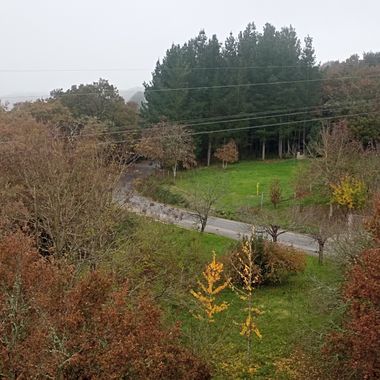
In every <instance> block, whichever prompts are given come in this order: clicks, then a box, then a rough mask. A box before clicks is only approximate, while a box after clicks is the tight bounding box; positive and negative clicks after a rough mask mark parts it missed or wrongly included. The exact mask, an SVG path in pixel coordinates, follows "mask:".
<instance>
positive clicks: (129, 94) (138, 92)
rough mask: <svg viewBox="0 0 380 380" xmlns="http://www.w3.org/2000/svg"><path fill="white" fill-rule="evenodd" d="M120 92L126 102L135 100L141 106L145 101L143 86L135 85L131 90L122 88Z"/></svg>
mask: <svg viewBox="0 0 380 380" xmlns="http://www.w3.org/2000/svg"><path fill="white" fill-rule="evenodd" d="M119 93H120V95H121V96H122V97H123V98H124V99H125V101H126V102H135V103H137V104H138V105H139V106H140V105H141V103H142V102H144V101H145V97H144V89H143V88H142V87H133V88H130V89H129V90H120V91H119Z"/></svg>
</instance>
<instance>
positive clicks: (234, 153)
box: [214, 139, 239, 169]
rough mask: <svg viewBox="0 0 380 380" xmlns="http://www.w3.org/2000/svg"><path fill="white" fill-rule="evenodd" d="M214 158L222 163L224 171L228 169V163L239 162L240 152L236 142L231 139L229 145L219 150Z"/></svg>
mask: <svg viewBox="0 0 380 380" xmlns="http://www.w3.org/2000/svg"><path fill="white" fill-rule="evenodd" d="M214 156H215V157H216V158H217V159H219V160H220V161H222V165H223V169H225V168H226V167H227V163H233V162H236V161H238V160H239V151H238V147H237V145H236V143H235V140H233V139H231V140H230V141H229V142H228V143H227V144H224V145H223V146H221V147H220V148H218V149H217V150H216V152H215V154H214Z"/></svg>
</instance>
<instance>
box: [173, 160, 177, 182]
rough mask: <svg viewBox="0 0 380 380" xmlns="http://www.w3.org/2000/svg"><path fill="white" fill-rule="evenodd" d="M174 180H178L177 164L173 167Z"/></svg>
mask: <svg viewBox="0 0 380 380" xmlns="http://www.w3.org/2000/svg"><path fill="white" fill-rule="evenodd" d="M173 178H174V181H175V180H176V178H177V164H175V165H174V166H173Z"/></svg>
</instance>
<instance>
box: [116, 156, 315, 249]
mask: <svg viewBox="0 0 380 380" xmlns="http://www.w3.org/2000/svg"><path fill="white" fill-rule="evenodd" d="M152 171H154V167H153V166H152V165H151V164H147V163H146V162H143V163H141V164H137V165H136V166H135V167H134V168H133V170H132V171H129V172H128V173H127V174H125V175H124V177H123V178H122V179H121V181H120V187H119V189H118V191H117V192H115V200H116V201H117V202H119V203H120V204H122V205H123V206H125V207H127V208H128V209H129V210H131V211H133V212H135V213H138V214H140V215H146V216H148V217H151V218H153V219H156V220H159V221H162V222H165V223H171V224H175V225H177V226H179V227H182V228H186V229H197V228H198V224H197V222H196V218H195V215H194V213H192V212H191V211H188V210H184V209H181V208H178V207H173V206H169V205H166V204H163V203H159V202H155V201H152V200H150V199H148V198H146V197H143V196H141V195H139V194H136V192H134V191H133V189H132V181H133V179H135V178H139V177H145V176H147V175H150V174H151V173H152ZM126 200H127V201H126ZM205 231H206V232H209V233H212V234H216V235H220V236H225V237H228V238H230V239H234V240H240V239H241V238H242V237H243V236H244V235H249V234H250V233H251V231H252V225H251V224H247V223H242V222H237V221H234V220H229V219H223V218H218V217H214V216H210V217H209V219H208V222H207V225H206V229H205ZM264 237H265V238H268V236H265V235H264ZM278 241H279V242H280V243H282V244H285V245H289V246H293V247H294V248H297V249H299V250H302V251H304V252H306V253H308V254H310V255H317V250H318V246H317V244H316V242H315V241H314V240H313V239H312V238H311V237H310V236H307V235H303V234H299V233H295V232H285V233H283V234H282V235H280V236H279V238H278Z"/></svg>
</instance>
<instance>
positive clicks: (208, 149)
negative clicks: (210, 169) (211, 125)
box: [207, 136, 212, 166]
mask: <svg viewBox="0 0 380 380" xmlns="http://www.w3.org/2000/svg"><path fill="white" fill-rule="evenodd" d="M211 148H212V146H211V138H210V136H209V137H208V146H207V166H210V163H211Z"/></svg>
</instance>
